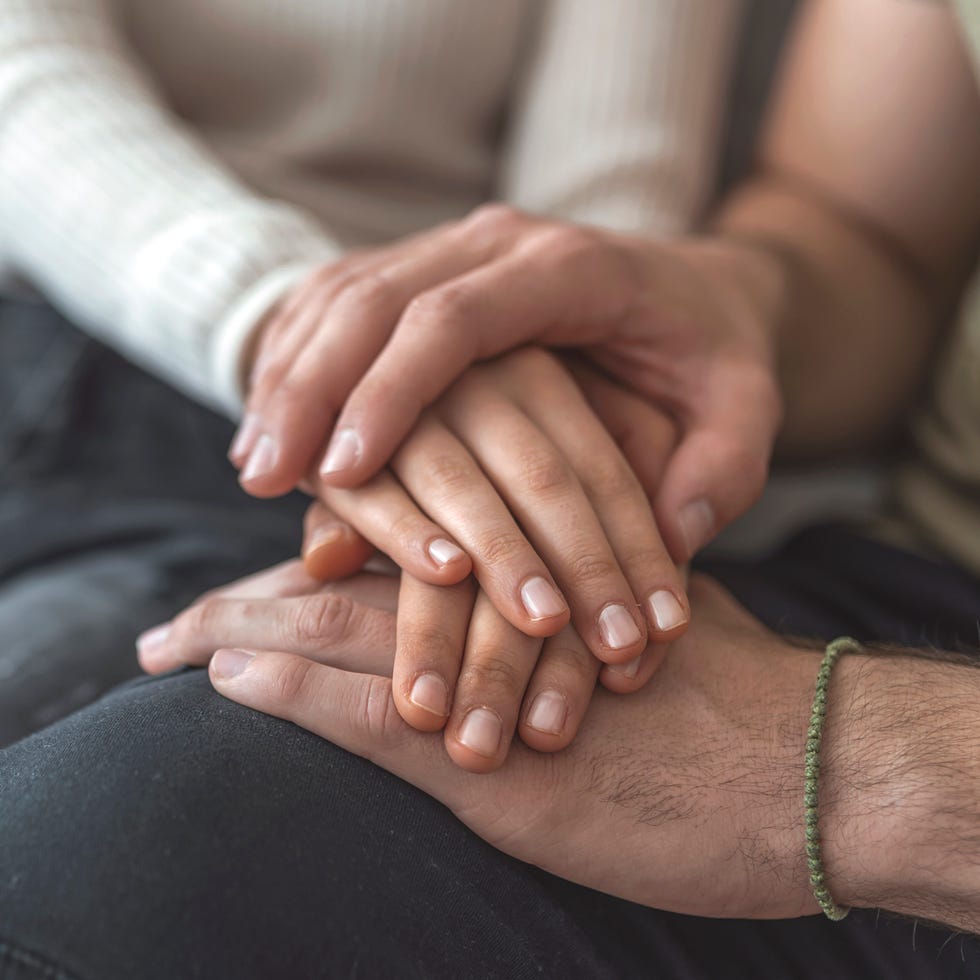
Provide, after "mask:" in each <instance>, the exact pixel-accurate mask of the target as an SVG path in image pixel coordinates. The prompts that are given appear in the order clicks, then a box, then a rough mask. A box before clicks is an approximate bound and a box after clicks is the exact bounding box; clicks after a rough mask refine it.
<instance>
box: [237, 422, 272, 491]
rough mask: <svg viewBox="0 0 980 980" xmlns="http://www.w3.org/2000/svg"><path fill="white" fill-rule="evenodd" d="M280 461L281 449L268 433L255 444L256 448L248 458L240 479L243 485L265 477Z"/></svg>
mask: <svg viewBox="0 0 980 980" xmlns="http://www.w3.org/2000/svg"><path fill="white" fill-rule="evenodd" d="M278 459H279V449H278V447H277V446H276V441H275V439H273V438H272V436H270V435H269V434H268V433H266V434H265V435H263V436H262V437H261V438H260V439H259V441H258V442H257V443H256V444H255V448H254V449H253V450H252V452H251V455H250V456H249V457H248V462H247V463H246V464H245V467H244V468H243V469H242V474H241V477H240V479H241V481H242V483H248V481H249V480H254V479H255V478H256V477H258V476H265V474H266V473H268V472H269V471H270V470H272V469H273V468H274V467H275V465H276V462H277V461H278Z"/></svg>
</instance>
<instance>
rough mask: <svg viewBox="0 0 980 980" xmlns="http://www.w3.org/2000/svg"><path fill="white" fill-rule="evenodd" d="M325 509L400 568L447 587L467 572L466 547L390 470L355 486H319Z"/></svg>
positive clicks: (423, 579)
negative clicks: (426, 511)
mask: <svg viewBox="0 0 980 980" xmlns="http://www.w3.org/2000/svg"><path fill="white" fill-rule="evenodd" d="M323 492H324V496H325V497H326V499H327V500H328V501H329V504H330V510H331V511H332V512H333V514H335V515H336V516H337V517H339V518H341V520H343V521H345V522H346V523H347V524H349V525H350V526H352V527H353V528H354V529H355V530H356V532H357V533H358V534H359V535H360V536H361V537H362V538H363V539H365V540H366V541H368V542H372V543H373V544H374V545H375V546H376V547H377V548H379V549H381V550H383V551H384V553H385V554H386V555H388V556H389V557H390V558H391V559H392V560H393V561H394V562H395V563H396V564H397V565H398V567H399V568H402V569H404V570H405V571H407V572H409V573H411V574H412V575H414V576H415V577H416V578H419V579H422V581H425V582H431V583H432V584H433V585H452V584H454V583H456V582H459V581H462V580H463V579H464V578H466V576H467V575H469V573H470V571H471V570H472V567H473V566H472V562H471V559H470V557H469V555H468V554H467V553H466V551H465V550H464V549H463V548H461V547H460V546H459V545H458V544H457V543H456V540H454V537H453V536H452V535H451V534H450V533H447V532H446V531H445V530H443V528H442V527H441V526H440V525H439V524H436V523H435V522H434V521H433V520H431V519H430V518H429V516H428V515H426V514H425V513H424V512H423V511H422V510H421V509H420V508H419V507H418V505H417V504H416V503H415V501H414V500H413V499H412V498H411V497H410V496H409V495H408V493H406V491H405V488H404V487H403V486H402V485H401V484H400V483H399V482H398V480H396V479H395V477H394V476H393V475H392V473H391V472H390V471H389V470H384V471H383V472H381V473H379V474H378V475H377V476H375V477H373V478H372V479H371V480H370V481H369V482H368V483H366V484H365V485H364V486H362V487H358V488H357V489H356V490H337V489H334V488H332V487H331V488H324V491H323Z"/></svg>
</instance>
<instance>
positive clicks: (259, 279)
mask: <svg viewBox="0 0 980 980" xmlns="http://www.w3.org/2000/svg"><path fill="white" fill-rule="evenodd" d="M5 229H7V230H6V231H5ZM9 229H16V235H14V234H12V233H11V232H10V231H9ZM338 252H339V249H338V247H337V245H336V244H335V243H334V242H333V241H332V240H331V239H330V238H329V237H328V236H327V235H326V234H324V232H323V231H322V230H320V229H319V227H318V226H317V224H316V222H315V221H313V220H312V219H311V218H310V217H308V216H307V215H305V214H304V213H303V212H302V211H301V210H299V209H296V208H294V207H291V206H289V205H287V204H284V203H282V202H277V201H272V200H267V199H262V198H261V197H259V196H257V195H256V194H254V193H252V192H251V191H250V190H249V189H248V188H246V187H244V186H243V185H242V184H241V183H240V182H239V181H238V180H236V178H235V177H234V176H233V175H232V174H230V173H229V172H228V171H227V170H226V169H225V168H224V167H223V166H222V165H221V164H220V163H219V162H218V161H217V160H215V159H214V158H213V157H212V156H211V155H210V154H209V153H208V152H207V150H206V149H205V148H204V147H203V146H201V145H199V144H198V143H197V142H196V141H195V139H194V138H193V137H192V136H191V135H190V134H189V133H188V131H187V130H186V128H185V127H184V126H182V125H180V124H179V122H178V121H177V120H176V119H175V118H174V117H173V116H172V115H171V113H170V112H169V110H168V109H167V107H166V106H165V105H164V103H163V102H162V100H161V99H160V98H159V96H158V95H157V93H156V92H155V91H154V89H153V87H152V85H151V84H150V82H149V81H148V79H147V78H146V77H145V76H144V74H143V73H142V72H141V71H140V69H139V67H138V66H137V63H136V61H135V59H134V58H133V57H132V55H131V53H130V51H129V50H128V48H127V44H126V42H125V39H124V38H123V36H122V34H121V32H120V31H119V30H118V28H117V25H116V24H115V23H114V22H113V18H112V14H111V12H110V9H109V7H108V6H107V4H106V3H105V2H104V0H0V255H2V257H3V260H4V264H7V265H10V266H12V267H14V268H16V270H17V271H18V272H19V273H20V274H22V275H25V276H26V277H27V278H29V279H30V280H31V281H32V282H33V283H34V284H35V285H36V286H37V287H39V288H40V289H41V290H42V291H43V292H44V293H45V294H46V295H47V296H48V298H49V299H51V300H52V301H53V302H54V303H55V304H56V305H58V306H59V307H60V308H61V309H62V310H63V311H64V312H65V313H66V315H68V316H69V317H71V318H72V319H74V320H75V321H76V322H77V323H79V324H80V325H81V326H83V327H84V328H85V329H87V330H88V331H90V332H91V333H93V334H95V335H97V336H100V337H102V338H104V339H105V340H106V341H107V342H110V343H112V344H113V345H114V346H116V347H117V348H119V349H121V350H122V351H123V352H124V353H126V354H127V355H128V356H129V357H131V358H132V359H133V360H135V361H137V362H139V363H142V364H144V365H146V366H148V367H150V368H151V369H152V370H154V371H155V372H156V373H158V374H160V375H162V376H164V377H166V378H167V379H169V380H170V381H172V382H173V383H174V384H175V385H177V386H178V387H180V388H183V389H184V390H186V391H188V393H190V394H192V395H193V396H194V397H196V398H198V399H199V400H201V401H203V402H205V403H209V404H211V405H213V406H215V407H217V408H219V409H223V410H225V411H228V412H230V413H234V412H235V411H236V410H237V406H238V399H239V396H238V390H237V373H238V370H239V363H238V359H239V352H240V350H241V348H242V345H243V341H244V338H245V335H246V334H247V333H248V332H249V331H250V330H251V329H252V328H253V327H254V325H255V323H256V322H257V320H258V319H259V318H260V316H261V314H262V313H263V312H264V310H265V309H266V308H267V307H268V306H269V305H270V303H271V302H273V301H274V300H275V299H276V298H278V297H279V296H280V295H281V294H282V292H283V290H284V289H285V288H286V287H287V286H288V285H289V284H291V283H292V282H295V281H296V280H297V279H298V277H299V276H300V275H301V274H302V273H303V272H304V271H305V270H307V269H309V268H310V267H311V266H312V265H313V264H315V263H316V262H317V261H323V260H324V259H329V258H331V257H333V256H336V255H337V254H338Z"/></svg>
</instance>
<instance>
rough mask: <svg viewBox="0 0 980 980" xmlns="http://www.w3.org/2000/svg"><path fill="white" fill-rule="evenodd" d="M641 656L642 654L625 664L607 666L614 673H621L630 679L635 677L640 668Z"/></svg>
mask: <svg viewBox="0 0 980 980" xmlns="http://www.w3.org/2000/svg"><path fill="white" fill-rule="evenodd" d="M642 656H643V655H642V654H641V655H640V656H639V657H637V658H636V659H635V660H631V661H630V662H629V663H626V664H608V668H609V670H611V671H612V672H613V673H614V674H622V675H623V677H627V678H629V679H630V680H632V679H633V678H634V677H636V674H637V672H638V671H639V669H640V660H641V658H642Z"/></svg>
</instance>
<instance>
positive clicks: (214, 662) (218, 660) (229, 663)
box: [211, 650, 255, 681]
mask: <svg viewBox="0 0 980 980" xmlns="http://www.w3.org/2000/svg"><path fill="white" fill-rule="evenodd" d="M254 659H255V654H254V653H249V652H248V651H247V650H217V651H215V654H214V656H213V657H212V658H211V673H212V674H214V676H215V677H217V678H219V679H221V680H223V681H227V680H231V678H232V677H237V676H238V675H239V674H240V673H241V672H242V671H243V670H244V669H245V668H246V667H247V666H248V665H249V664H250V663H251V662H252V661H253V660H254Z"/></svg>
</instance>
